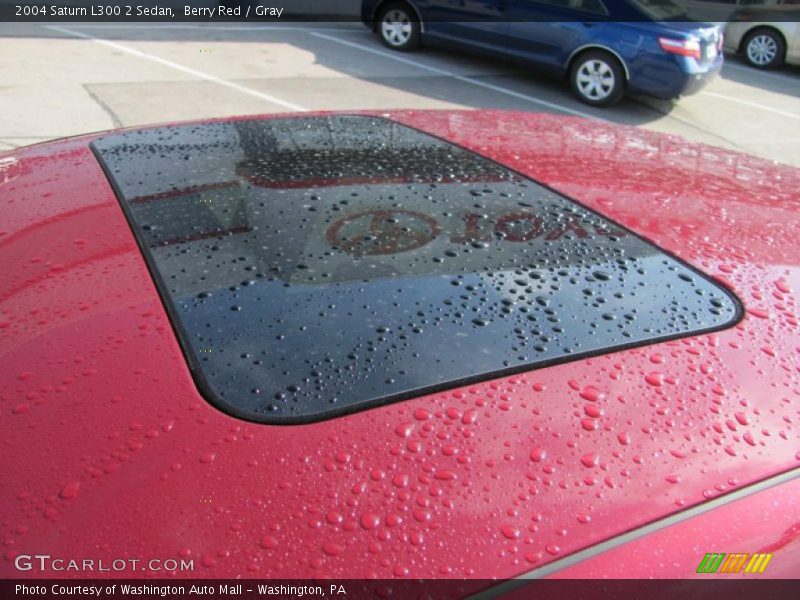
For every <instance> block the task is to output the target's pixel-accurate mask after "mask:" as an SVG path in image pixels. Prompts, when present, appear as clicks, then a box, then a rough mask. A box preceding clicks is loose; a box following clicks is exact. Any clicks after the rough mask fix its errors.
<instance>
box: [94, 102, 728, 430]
mask: <svg viewBox="0 0 800 600" xmlns="http://www.w3.org/2000/svg"><path fill="white" fill-rule="evenodd" d="M92 146H93V148H94V151H95V153H96V155H97V156H98V158H99V160H100V161H101V163H102V164H103V166H104V168H105V170H106V173H107V174H108V176H109V178H110V180H111V182H112V184H113V186H114V188H115V191H116V193H117V195H118V197H119V199H120V201H121V204H122V206H123V208H124V210H125V213H126V215H127V217H128V219H129V220H130V223H131V225H132V227H133V230H134V231H135V233H136V236H137V239H138V241H139V244H140V246H141V248H142V251H143V253H144V256H145V258H146V259H147V262H148V264H149V267H150V269H151V272H152V273H153V276H154V278H155V280H156V283H157V285H158V288H159V291H160V293H161V295H162V298H163V300H164V302H165V304H166V306H167V309H168V311H169V313H170V316H171V318H172V320H173V325H174V327H175V329H176V332H177V333H178V336H179V338H180V341H181V344H182V346H183V349H184V352H185V354H186V358H187V360H188V363H189V365H190V367H191V369H192V372H193V374H194V377H195V380H196V381H197V383H198V385H199V387H200V389H201V391H202V393H203V394H204V395H205V396H206V397H207V398H208V399H209V400H210V401H211V402H213V403H214V404H215V405H216V406H218V407H219V408H221V409H223V410H225V411H227V412H230V413H232V414H234V415H237V416H240V417H242V418H246V419H250V420H256V421H264V422H270V423H295V422H305V421H312V420H318V419H323V418H329V417H333V416H337V415H341V414H345V413H349V412H353V411H357V410H361V409H366V408H370V407H373V406H377V405H380V404H385V403H388V402H393V401H398V400H402V399H404V398H408V397H413V396H417V395H420V394H423V393H427V392H432V391H436V390H442V389H447V388H452V387H455V386H459V385H463V384H466V383H470V382H475V381H480V380H486V379H489V378H493V377H497V376H499V375H503V374H508V373H513V372H517V371H523V370H529V369H533V368H537V367H542V366H545V365H549V364H553V363H557V362H563V361H566V360H571V359H575V358H578V357H584V356H587V355H592V354H598V353H606V352H611V351H614V350H617V349H621V348H624V347H629V346H634V345H642V344H645V343H649V342H653V341H656V340H663V339H668V338H674V337H678V336H684V335H690V334H695V333H699V332H704V331H710V330H713V329H719V328H722V327H725V326H727V325H729V324H732V323H733V322H734V321H736V320H737V319H738V318H739V316H740V314H741V311H740V306H739V304H738V301H736V300H735V299H734V297H733V296H731V295H730V294H729V293H728V292H726V291H725V290H724V289H723V288H721V287H720V286H718V285H716V284H715V283H713V282H711V281H710V280H709V279H707V278H706V277H705V276H703V275H701V274H699V273H698V272H697V271H695V270H693V269H691V268H690V267H688V266H687V265H685V264H683V263H682V262H680V261H678V260H677V259H675V258H673V257H671V256H669V255H667V254H665V253H664V252H663V251H661V250H659V249H658V248H657V247H655V246H653V245H652V244H650V243H648V242H646V241H644V240H643V239H641V238H639V237H638V236H636V235H634V234H633V233H631V232H630V231H628V230H626V229H623V228H621V227H619V226H617V225H615V224H614V223H612V222H610V221H609V220H607V219H605V218H603V217H601V216H599V215H598V214H596V213H594V212H592V211H590V210H588V209H586V208H584V207H582V206H581V205H579V204H577V203H575V202H573V201H571V200H569V199H567V198H565V197H564V196H562V195H559V194H557V193H555V192H553V191H551V190H549V189H548V188H546V187H543V186H542V185H540V184H537V183H536V182H534V181H532V180H530V179H526V178H524V177H522V176H521V175H519V174H517V173H514V172H512V171H511V170H509V169H507V168H505V167H503V166H501V165H499V164H497V163H495V162H492V161H490V160H487V159H485V158H483V157H481V156H479V155H477V154H474V153H472V152H469V151H467V150H464V149H462V148H459V147H456V146H454V145H451V144H449V143H447V142H445V141H442V140H440V139H438V138H435V137H432V136H430V135H427V134H425V133H423V132H420V131H418V130H415V129H411V128H409V127H406V126H403V125H400V124H398V123H395V122H392V121H389V120H386V119H380V118H373V117H366V116H329V117H302V118H279V119H265V120H264V119H260V120H246V121H233V122H223V123H210V124H201V125H178V126H168V127H159V128H154V129H146V130H139V131H130V132H124V133H119V134H113V135H109V136H106V137H103V138H100V139H98V140H96V141H95V142H93V144H92ZM579 173H580V171H579V170H577V169H576V177H579V176H580V175H579Z"/></svg>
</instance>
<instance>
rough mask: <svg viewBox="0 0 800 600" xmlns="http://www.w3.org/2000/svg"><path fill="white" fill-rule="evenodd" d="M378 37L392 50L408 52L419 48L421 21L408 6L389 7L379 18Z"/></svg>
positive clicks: (397, 4) (395, 4) (400, 4)
mask: <svg viewBox="0 0 800 600" xmlns="http://www.w3.org/2000/svg"><path fill="white" fill-rule="evenodd" d="M377 29H378V35H380V36H381V41H382V42H383V44H384V45H385V46H387V47H388V48H391V49H392V50H400V51H404V52H405V51H408V50H413V49H414V48H416V47H417V46H419V40H420V26H419V21H418V20H417V18H416V15H415V14H414V11H413V9H411V8H410V7H409V6H408V4H406V3H404V2H397V3H392V4H389V5H387V6H386V7H385V8H383V9H382V10H381V12H380V15H379V16H378V24H377Z"/></svg>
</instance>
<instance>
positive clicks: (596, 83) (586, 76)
mask: <svg viewBox="0 0 800 600" xmlns="http://www.w3.org/2000/svg"><path fill="white" fill-rule="evenodd" d="M576 83H577V87H578V91H579V92H580V93H581V95H583V96H584V97H585V98H588V99H589V100H592V101H594V102H600V101H603V100H605V99H606V98H608V97H609V96H610V95H611V94H612V93H613V92H614V86H615V84H616V78H615V77H614V70H613V69H612V68H611V66H610V65H609V64H608V63H607V62H605V61H602V60H598V59H592V60H587V61H586V62H585V63H583V64H582V65H581V66H580V67H579V68H578V73H577V75H576Z"/></svg>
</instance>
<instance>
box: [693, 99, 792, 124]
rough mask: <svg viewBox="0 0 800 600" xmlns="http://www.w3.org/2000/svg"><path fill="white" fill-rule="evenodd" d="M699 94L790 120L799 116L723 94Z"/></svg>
mask: <svg viewBox="0 0 800 600" xmlns="http://www.w3.org/2000/svg"><path fill="white" fill-rule="evenodd" d="M700 94H701V95H703V96H711V97H712V98H719V99H720V100H727V101H728V102H734V103H735V104H742V105H744V106H749V107H751V108H757V109H759V110H764V111H766V112H771V113H775V114H776V115H781V116H782V117H789V118H790V119H800V114H797V113H791V112H787V111H785V110H780V109H777V108H772V107H771V106H766V105H764V104H759V103H758V102H750V101H749V100H740V99H739V98H732V97H731V96H726V95H724V94H717V93H716V92H700Z"/></svg>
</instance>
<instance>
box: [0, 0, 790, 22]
mask: <svg viewBox="0 0 800 600" xmlns="http://www.w3.org/2000/svg"><path fill="white" fill-rule="evenodd" d="M401 3H402V4H406V5H409V6H410V7H411V9H412V11H411V12H413V13H414V15H415V18H417V19H419V20H420V21H422V22H423V24H424V23H426V22H427V23H431V22H473V23H486V24H487V25H490V24H491V23H498V22H530V23H554V22H579V23H585V24H586V25H587V26H593V25H597V24H601V23H603V22H627V23H636V22H645V23H646V22H665V23H666V22H674V23H680V22H709V23H724V22H731V21H752V22H775V21H778V22H797V21H800V0H402V2H401ZM392 4H398V2H397V0H127V1H126V0H111V1H107V0H55V1H53V2H47V1H43V0H0V21H6V22H43V21H46V22H76V21H78V22H147V23H172V22H206V23H214V22H215V23H235V22H267V23H268V22H272V23H275V22H298V21H337V22H365V23H373V22H377V21H379V20H380V19H381V17H382V16H383V14H384V13H385V12H386V10H387V9H388V8H389V7H390V5H392Z"/></svg>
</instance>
